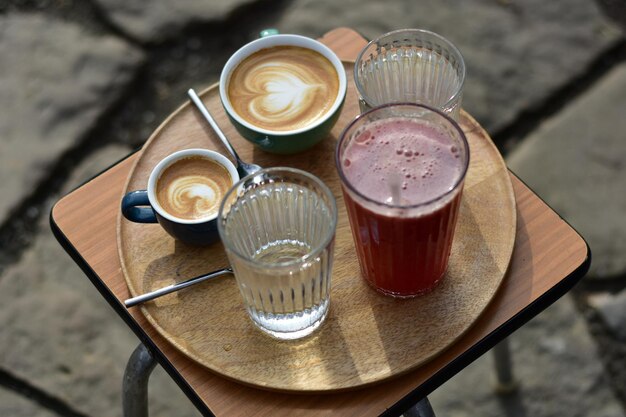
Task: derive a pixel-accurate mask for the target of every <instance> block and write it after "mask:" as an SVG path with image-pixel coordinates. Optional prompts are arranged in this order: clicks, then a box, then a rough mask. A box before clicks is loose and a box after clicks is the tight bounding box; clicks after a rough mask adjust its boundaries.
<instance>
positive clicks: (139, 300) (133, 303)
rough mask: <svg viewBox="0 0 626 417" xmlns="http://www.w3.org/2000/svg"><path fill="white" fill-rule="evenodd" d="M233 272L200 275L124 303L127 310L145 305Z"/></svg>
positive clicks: (218, 271)
mask: <svg viewBox="0 0 626 417" xmlns="http://www.w3.org/2000/svg"><path fill="white" fill-rule="evenodd" d="M232 273H233V270H232V269H231V268H224V269H218V270H217V271H213V272H209V273H208V274H203V275H199V276H197V277H194V278H190V279H188V280H186V281H182V282H178V283H176V284H172V285H168V286H167V287H163V288H159V289H158V290H154V291H150V292H148V293H145V294H142V295H138V296H137V297H133V298H129V299H128V300H126V301H124V305H125V306H126V307H127V308H130V307H133V306H136V305H137V304H141V303H145V302H146V301H150V300H154V299H155V298H158V297H161V296H164V295H166V294H169V293H171V292H174V291H178V290H182V289H183V288H187V287H189V286H192V285H195V284H199V283H201V282H202V281H206V280H209V279H213V278H217V277H219V276H222V275H225V274H232Z"/></svg>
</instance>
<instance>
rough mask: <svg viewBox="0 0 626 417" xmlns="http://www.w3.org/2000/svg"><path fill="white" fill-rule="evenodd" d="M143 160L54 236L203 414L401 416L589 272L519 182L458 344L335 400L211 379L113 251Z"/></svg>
mask: <svg viewBox="0 0 626 417" xmlns="http://www.w3.org/2000/svg"><path fill="white" fill-rule="evenodd" d="M321 41H322V42H324V43H325V44H326V45H328V46H329V47H330V48H331V49H333V50H334V51H335V52H336V53H337V55H338V56H339V57H340V58H341V59H343V60H354V59H355V57H356V56H357V54H358V52H359V51H360V50H361V49H362V48H363V46H364V45H365V44H366V41H365V39H364V38H363V37H361V36H360V35H359V34H358V33H356V32H354V31H353V30H351V29H348V28H338V29H335V30H333V31H331V32H329V33H327V34H326V35H324V36H323V37H322V38H321ZM139 154H140V153H139V152H138V153H135V154H132V155H130V156H129V157H128V158H126V159H124V160H123V161H121V162H119V163H118V164H116V165H114V166H112V167H111V168H109V169H108V170H106V171H105V172H103V173H102V174H100V175H98V176H97V177H95V178H93V179H92V180H90V181H88V182H87V183H85V184H83V185H82V186H81V187H79V188H77V189H76V190H74V191H72V192H71V193H70V194H68V195H67V196H65V197H63V198H62V199H61V200H60V201H59V202H57V204H56V205H55V206H54V208H53V209H52V212H51V215H50V222H51V226H52V229H53V231H54V233H55V235H56V237H57V239H58V240H59V242H60V243H61V244H62V246H63V247H64V248H65V249H66V251H67V252H68V253H69V254H70V255H71V256H72V258H73V259H74V260H75V261H76V262H77V264H78V265H79V266H80V267H81V268H82V269H83V271H85V273H86V274H87V276H88V278H89V279H90V280H91V281H92V283H93V284H94V285H95V286H96V288H97V289H98V290H99V291H100V293H101V294H102V296H103V297H104V298H105V299H106V300H107V301H108V302H109V303H110V305H111V306H112V307H113V309H114V310H115V311H116V312H117V313H118V314H119V315H120V317H122V319H123V320H124V321H125V322H126V324H127V325H128V326H129V327H130V328H131V329H132V330H133V331H134V332H135V333H136V334H137V336H138V337H139V339H140V340H141V342H142V343H144V345H146V347H148V349H150V350H151V351H152V352H153V354H154V355H155V357H156V358H157V360H158V361H159V363H160V364H161V365H162V366H163V367H164V368H165V370H166V371H167V372H168V373H169V374H170V376H171V377H172V378H173V379H174V380H175V381H176V383H177V384H178V385H179V386H180V387H181V389H183V391H184V392H185V393H186V394H187V396H188V397H189V398H190V400H191V401H192V402H193V403H194V404H195V405H196V407H198V409H199V410H200V411H201V412H202V413H203V414H205V415H217V416H241V415H245V416H278V415H289V416H290V417H296V416H326V415H341V416H359V417H360V416H377V415H398V414H401V413H402V412H403V411H405V410H406V409H408V408H409V407H410V406H411V405H412V404H414V403H415V402H417V401H419V400H420V399H422V398H423V397H425V396H426V395H428V394H429V393H430V392H432V391H433V390H434V389H435V388H437V387H438V386H440V385H441V384H443V383H444V382H445V381H447V380H448V379H450V378H451V377H452V376H454V375H455V374H456V373H457V372H459V371H460V370H462V369H463V368H464V367H465V366H467V365H468V364H470V363H471V362H472V361H474V360H475V359H476V358H478V357H479V356H480V355H482V354H483V353H485V352H486V351H487V350H489V349H490V348H492V347H493V346H494V345H495V344H497V343H498V342H499V341H501V340H502V339H504V338H505V337H506V336H508V335H509V334H510V333H512V332H513V331H515V330H516V329H518V328H519V327H520V326H522V325H523V324H524V323H526V322H527V321H528V320H530V319H531V318H532V317H534V316H536V315H537V314H539V313H540V312H541V311H543V310H544V309H545V308H547V307H548V306H549V305H551V304H552V303H554V302H555V301H556V300H558V299H559V298H560V297H561V296H562V295H563V294H565V293H566V292H567V291H568V290H569V289H571V288H572V286H573V285H574V284H576V282H578V280H580V279H581V278H582V277H583V276H584V274H585V273H586V272H587V270H588V268H589V264H590V256H591V255H590V252H589V248H588V246H587V244H586V243H585V241H584V240H583V238H582V237H581V236H580V235H579V234H578V233H577V232H576V231H575V230H573V229H572V228H571V227H570V226H569V225H568V224H567V223H566V222H565V221H563V220H562V219H561V218H560V217H559V215H558V214H557V213H555V212H554V211H553V210H552V209H551V208H550V207H548V206H547V205H546V204H545V203H544V202H543V201H542V200H541V199H540V198H539V197H537V196H536V195H535V194H534V193H533V192H532V190H530V189H529V188H528V187H527V186H526V185H525V184H524V183H523V182H522V181H520V180H519V179H518V178H517V177H516V176H515V175H513V174H511V181H512V185H513V189H514V192H515V198H516V203H517V231H516V240H515V247H514V251H513V255H512V259H511V263H510V266H509V270H508V272H507V275H506V277H505V279H504V281H503V283H502V285H501V288H500V289H499V290H498V293H497V294H496V296H495V298H494V299H493V300H492V302H491V303H490V304H489V306H488V307H487V309H486V310H485V311H484V312H483V314H482V315H481V317H480V318H479V319H478V320H477V322H476V323H475V324H474V325H473V326H472V328H471V329H470V330H469V331H468V332H467V333H465V334H464V335H463V336H462V337H461V338H460V339H459V340H458V341H457V342H456V343H454V344H453V345H452V346H451V347H450V348H448V349H447V350H445V351H444V352H443V353H442V354H441V355H439V356H437V357H436V358H435V359H433V360H432V361H430V362H428V363H426V364H425V365H423V366H421V367H419V368H417V369H415V370H414V371H411V372H410V373H408V374H405V375H402V376H399V377H396V378H393V379H390V380H386V381H384V382H382V383H379V384H377V385H373V386H369V387H366V388H362V389H358V390H354V391H350V392H339V393H332V394H289V393H278V392H269V391H264V390H260V389H257V388H253V387H249V386H245V385H242V384H239V383H237V382H234V381H231V380H228V379H226V378H224V377H222V376H220V375H217V374H214V373H212V372H211V371H209V370H207V369H206V368H204V367H202V366H201V365H198V364H196V363H195V362H194V361H192V360H191V359H189V358H187V357H186V356H185V355H183V354H182V353H180V352H179V351H178V350H177V349H175V348H174V347H173V346H172V345H171V344H169V342H168V341H167V340H165V339H164V338H163V337H162V336H161V335H160V334H159V333H157V331H156V330H155V329H154V328H153V327H152V326H151V325H150V324H149V323H148V321H147V320H146V318H145V317H144V316H143V315H142V313H141V312H140V310H139V309H131V310H127V309H126V308H125V307H124V304H123V301H124V300H125V299H127V298H129V297H130V294H129V291H128V287H127V285H126V282H125V279H124V276H123V274H122V270H121V266H120V260H119V257H118V250H117V243H116V241H117V235H116V219H117V215H118V212H119V207H120V198H121V196H122V192H123V189H124V185H125V182H126V179H127V177H128V175H129V172H130V170H131V168H132V166H133V163H134V161H135V160H136V159H137V158H138V157H139Z"/></svg>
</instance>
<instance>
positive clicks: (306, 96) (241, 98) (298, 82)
mask: <svg viewBox="0 0 626 417" xmlns="http://www.w3.org/2000/svg"><path fill="white" fill-rule="evenodd" d="M338 91H339V77H338V75H337V72H336V71H335V67H334V66H333V65H332V64H331V63H330V61H329V60H328V59H326V58H325V57H324V56H323V55H321V54H320V53H318V52H315V51H313V50H310V49H307V48H301V47H295V46H276V47H273V48H268V49H263V50H261V51H259V52H256V53H254V54H252V55H251V56H249V57H247V58H246V59H244V60H243V61H242V62H241V63H240V64H239V65H238V66H237V68H235V70H234V71H233V73H232V75H231V77H230V82H229V86H228V96H229V99H230V102H231V105H232V106H233V108H234V110H235V112H236V113H237V114H238V115H239V116H241V117H242V118H243V119H244V120H246V121H248V122H249V123H251V124H253V125H254V126H257V127H260V128H264V129H268V130H274V131H287V130H295V129H299V128H302V127H305V126H308V125H310V124H312V123H314V122H315V121H316V120H318V119H320V118H321V117H323V116H324V115H325V114H326V113H327V112H328V111H329V110H330V108H331V107H332V106H333V104H334V102H335V99H336V97H337V93H338Z"/></svg>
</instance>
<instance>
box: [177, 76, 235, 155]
mask: <svg viewBox="0 0 626 417" xmlns="http://www.w3.org/2000/svg"><path fill="white" fill-rule="evenodd" d="M187 95H188V96H189V98H190V99H191V101H193V104H195V105H196V107H197V108H198V110H200V113H202V115H203V116H204V118H205V119H206V121H207V122H209V124H210V125H211V127H212V128H213V130H214V131H215V133H216V134H217V137H219V138H220V140H221V141H222V143H223V144H224V146H226V149H228V152H230V154H231V155H232V156H233V158H235V161H237V164H239V161H240V159H239V155H237V152H235V149H233V147H232V146H231V145H230V142H228V139H226V136H224V132H222V129H220V127H219V126H218V125H217V123H215V120H214V119H213V117H212V116H211V114H210V113H209V110H208V109H207V108H206V107H205V105H204V103H203V102H202V100H200V97H198V95H197V94H196V92H195V91H194V89H193V88H190V89H189V90H187Z"/></svg>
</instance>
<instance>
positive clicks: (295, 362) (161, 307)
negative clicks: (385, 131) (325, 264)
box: [118, 63, 516, 391]
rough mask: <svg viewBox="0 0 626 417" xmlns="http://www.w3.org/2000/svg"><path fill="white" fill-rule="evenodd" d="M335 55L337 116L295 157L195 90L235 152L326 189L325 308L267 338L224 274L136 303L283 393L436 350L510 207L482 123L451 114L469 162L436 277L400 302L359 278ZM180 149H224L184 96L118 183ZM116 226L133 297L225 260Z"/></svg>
mask: <svg viewBox="0 0 626 417" xmlns="http://www.w3.org/2000/svg"><path fill="white" fill-rule="evenodd" d="M344 65H345V69H346V73H347V76H348V92H347V94H346V102H345V104H344V107H343V110H342V113H341V115H340V117H339V120H338V122H337V124H336V125H335V127H334V128H333V130H332V132H331V134H330V136H329V137H327V138H325V139H324V140H323V142H322V143H320V144H318V145H317V146H315V147H313V148H312V149H310V150H308V151H305V152H302V153H299V154H296V155H289V156H285V155H272V154H269V153H266V152H263V151H260V150H258V149H257V148H256V147H254V146H253V145H252V144H250V143H249V142H247V141H246V140H245V139H243V137H241V136H240V135H239V134H238V133H237V131H236V130H235V128H234V127H233V126H232V125H231V124H230V123H229V120H228V117H227V116H226V113H225V112H224V110H223V108H222V106H221V102H220V97H219V89H218V86H217V85H214V86H212V87H210V88H208V89H207V90H205V91H204V92H203V93H202V94H200V97H201V98H202V100H203V102H204V103H205V105H206V106H207V108H208V109H209V111H210V112H211V114H212V115H213V118H214V119H215V120H216V121H217V123H218V125H219V126H220V127H221V129H222V131H223V132H224V133H225V135H226V137H228V138H229V140H230V141H231V143H232V144H233V147H234V148H235V149H236V150H237V153H238V154H239V155H240V157H241V158H243V160H245V161H251V162H254V163H256V164H259V165H261V166H263V167H271V166H289V167H295V168H300V169H303V170H306V171H308V172H311V173H313V174H315V175H317V176H318V177H320V178H321V179H322V180H323V181H324V182H325V183H326V184H327V185H328V186H329V188H330V189H331V191H332V192H333V194H334V195H335V198H336V199H337V209H338V222H337V233H336V245H335V261H334V268H333V273H332V281H331V282H332V284H331V309H330V312H329V315H328V317H327V319H326V321H325V323H324V324H323V325H322V327H321V329H320V330H319V331H318V332H317V333H316V334H315V335H313V336H312V337H308V338H305V339H301V340H299V341H288V342H287V341H279V340H275V339H273V338H271V337H269V336H267V335H265V334H264V333H263V332H261V331H259V330H258V329H256V327H255V326H254V325H253V324H252V321H251V320H250V319H249V318H248V316H247V313H246V312H245V309H244V306H243V302H242V297H241V296H240V294H239V289H238V286H237V285H236V282H235V280H234V279H233V278H232V277H230V276H227V277H225V278H223V279H219V280H216V281H212V282H206V283H203V284H200V285H197V286H194V287H190V288H189V289H186V290H182V291H179V292H176V293H173V294H170V295H168V296H165V297H162V298H159V299H156V300H154V301H151V302H147V303H145V304H144V305H143V306H142V307H141V308H142V311H143V312H144V314H145V315H146V317H147V318H148V321H150V322H151V323H152V324H153V325H154V326H155V327H156V329H157V330H158V331H159V332H160V333H161V334H162V335H163V336H164V337H165V338H166V339H168V340H169V341H170V342H171V343H172V344H173V345H174V346H176V347H177V348H178V349H180V350H181V351H182V352H184V353H185V354H187V355H188V356H189V357H191V358H192V359H194V360H196V361H198V362H199V363H201V364H202V365H204V366H206V367H208V368H210V369H212V370H213V371H215V372H218V373H220V374H222V375H225V376H227V377H229V378H232V379H235V380H237V381H241V382H244V383H247V384H250V385H255V386H259V387H264V388H269V389H274V390H283V391H332V390H341V389H347V388H354V387H359V386H362V385H366V384H370V383H373V382H378V381H381V380H383V379H385V378H389V377H392V376H395V375H398V374H401V373H404V372H407V371H409V370H411V369H413V368H415V367H417V366H419V365H421V364H422V363H424V362H425V361H427V360H429V359H431V358H432V357H433V356H435V355H437V354H438V353H439V352H441V351H443V350H444V349H445V348H446V347H447V346H449V345H450V344H451V343H453V342H454V341H455V340H456V339H457V338H458V337H459V336H460V335H462V334H463V333H464V332H465V331H466V330H467V329H468V328H469V327H470V326H471V325H472V324H473V323H474V321H475V320H476V319H477V318H478V316H479V315H480V313H481V312H482V311H483V310H484V309H485V307H486V306H487V304H488V303H489V301H490V300H491V299H492V297H493V296H494V294H495V293H496V291H497V289H498V287H499V286H500V283H501V281H502V279H503V277H504V274H505V272H506V269H507V267H508V264H509V260H510V257H511V253H512V251H513V243H514V241H515V214H516V212H515V197H514V195H513V189H512V186H511V181H510V178H509V175H508V171H507V169H506V166H505V164H504V161H503V160H502V157H501V156H500V154H499V152H498V150H497V149H496V147H495V146H494V145H493V143H492V142H491V139H490V138H489V136H488V135H487V133H486V132H485V131H484V130H483V129H482V128H481V127H480V126H479V125H478V123H476V121H475V120H473V119H472V118H471V117H470V116H468V115H467V114H466V113H463V114H462V119H461V126H462V128H463V130H464V132H465V134H466V136H467V139H468V142H469V144H470V167H469V170H468V172H467V176H466V179H465V188H464V191H463V199H462V203H461V210H460V215H459V221H458V224H457V232H456V235H455V239H454V243H453V246H452V253H451V256H450V264H449V268H448V272H447V273H446V276H445V277H444V279H443V282H442V283H441V284H440V285H439V286H438V287H437V288H436V289H435V290H434V291H433V292H431V293H429V294H427V295H424V296H421V297H417V298H415V299H411V300H404V301H399V300H395V299H392V298H389V297H385V296H382V295H380V294H378V293H376V292H375V291H373V290H372V289H370V287H369V286H368V285H366V284H365V282H364V280H363V278H362V277H361V274H360V271H359V266H358V262H357V257H356V252H355V248H354V244H353V239H352V234H351V231H350V225H349V222H348V217H347V212H346V209H345V205H344V201H343V196H342V193H341V183H340V180H339V176H338V174H337V170H336V168H335V164H334V151H335V147H336V143H337V140H338V137H339V135H340V133H341V131H342V130H343V129H344V128H345V126H347V125H348V124H349V123H350V121H352V120H353V119H354V118H355V117H356V116H357V115H358V114H359V104H358V95H357V92H356V88H355V87H354V81H353V79H352V74H353V67H354V66H353V64H351V63H345V64H344ZM187 148H207V149H212V150H215V151H218V152H223V153H224V152H225V150H224V148H223V146H222V145H221V143H220V141H219V138H218V137H217V136H216V134H215V133H214V132H213V131H212V129H211V128H210V127H207V123H206V122H205V121H204V120H203V119H202V117H201V115H200V113H199V112H198V110H197V109H196V108H195V107H194V106H193V105H192V104H191V103H186V104H184V105H183V106H182V107H181V108H179V109H178V110H177V111H176V112H175V113H174V114H173V115H172V116H171V117H169V118H168V119H167V120H166V121H165V122H164V123H163V124H162V125H161V126H160V127H159V128H158V129H157V130H156V131H155V133H154V134H153V135H152V136H151V137H150V139H149V140H148V142H147V143H146V144H145V145H144V147H143V149H142V151H141V155H140V156H139V159H138V160H137V162H136V164H135V166H134V167H133V169H132V171H131V174H130V176H129V181H128V184H127V186H126V189H125V192H130V191H133V190H137V189H145V188H146V185H147V183H148V177H149V176H150V172H151V171H152V169H153V168H154V166H155V165H156V164H157V163H158V162H159V161H160V160H161V159H163V158H164V157H166V156H167V155H169V154H171V153H172V152H175V151H178V150H181V149H187ZM118 230H119V232H118V247H119V250H120V260H121V264H122V270H123V271H124V276H125V277H126V282H127V283H128V286H129V288H130V292H131V293H132V294H133V295H134V296H136V295H139V294H142V293H145V292H149V291H152V290H155V289H157V288H161V287H164V286H166V285H169V284H173V283H174V282H175V281H176V282H179V281H184V280H186V279H188V278H190V277H192V276H196V275H199V274H202V273H205V272H209V271H213V270H216V269H219V268H224V267H225V266H227V265H228V259H227V258H226V254H225V252H224V249H223V246H222V244H221V243H219V242H218V243H217V244H215V245H211V246H210V247H205V248H199V247H193V246H188V245H184V244H182V243H180V242H177V241H175V240H174V239H173V238H172V237H170V236H169V235H168V234H167V233H166V232H165V231H164V230H163V229H162V228H161V227H160V226H158V225H154V224H152V225H147V224H138V223H133V222H130V221H128V220H127V219H125V218H124V217H123V216H122V215H121V214H120V215H119V216H118Z"/></svg>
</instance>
